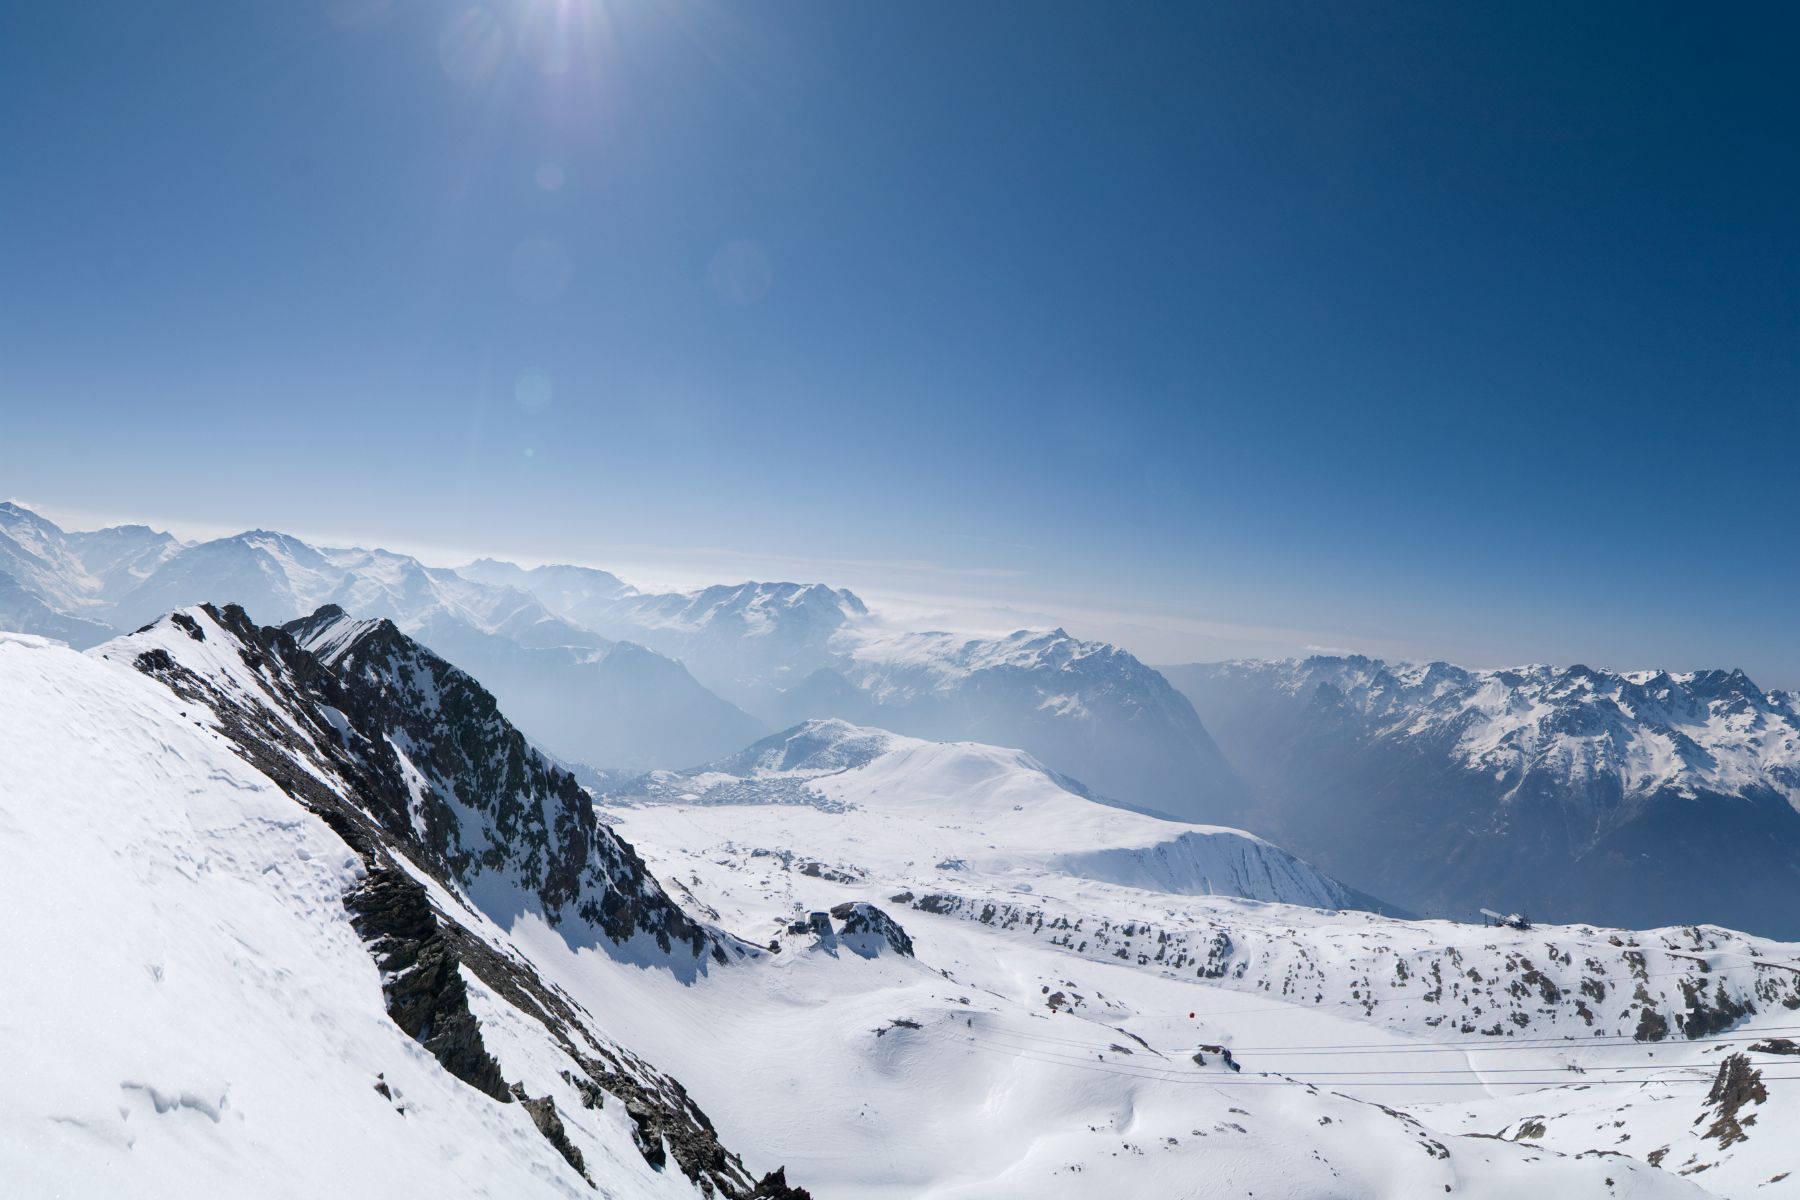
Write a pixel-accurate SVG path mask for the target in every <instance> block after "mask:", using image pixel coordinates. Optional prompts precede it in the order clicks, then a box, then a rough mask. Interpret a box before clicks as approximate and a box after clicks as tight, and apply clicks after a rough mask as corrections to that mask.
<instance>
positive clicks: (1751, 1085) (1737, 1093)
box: [1700, 1054, 1769, 1147]
mask: <svg viewBox="0 0 1800 1200" xmlns="http://www.w3.org/2000/svg"><path fill="white" fill-rule="evenodd" d="M1768 1098H1769V1090H1768V1088H1766V1087H1764V1086H1763V1078H1762V1072H1761V1071H1760V1070H1758V1069H1756V1068H1755V1067H1752V1066H1751V1065H1750V1059H1749V1056H1748V1055H1743V1054H1733V1055H1731V1056H1730V1057H1729V1058H1727V1059H1725V1061H1724V1062H1722V1063H1720V1064H1719V1073H1718V1075H1717V1076H1716V1077H1714V1079H1713V1085H1712V1090H1711V1091H1710V1092H1708V1093H1707V1095H1706V1102H1707V1104H1709V1105H1712V1106H1713V1123H1712V1125H1711V1126H1709V1127H1708V1128H1707V1130H1706V1132H1705V1133H1703V1134H1701V1135H1700V1136H1701V1137H1709V1138H1716V1139H1718V1142H1719V1145H1720V1147H1725V1146H1729V1145H1731V1144H1732V1143H1734V1142H1741V1141H1744V1140H1746V1139H1747V1138H1749V1136H1750V1134H1749V1133H1748V1132H1747V1131H1746V1130H1745V1128H1744V1127H1745V1126H1746V1125H1754V1124H1755V1123H1756V1114H1755V1113H1745V1112H1744V1111H1743V1109H1744V1106H1745V1105H1746V1104H1756V1105H1761V1104H1762V1103H1763V1102H1764V1101H1766V1100H1767V1099H1768Z"/></svg>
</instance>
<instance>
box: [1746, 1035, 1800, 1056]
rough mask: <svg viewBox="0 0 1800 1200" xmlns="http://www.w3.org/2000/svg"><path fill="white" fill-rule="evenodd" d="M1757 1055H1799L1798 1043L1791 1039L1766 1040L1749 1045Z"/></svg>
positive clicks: (1799, 1047) (1799, 1045)
mask: <svg viewBox="0 0 1800 1200" xmlns="http://www.w3.org/2000/svg"><path fill="white" fill-rule="evenodd" d="M1750 1049H1751V1050H1753V1051H1755V1052H1756V1053H1758V1054H1800V1042H1795V1041H1794V1040H1793V1039H1792V1038H1767V1039H1764V1040H1763V1041H1760V1042H1756V1043H1754V1044H1752V1045H1751V1047H1750Z"/></svg>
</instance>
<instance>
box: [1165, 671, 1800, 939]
mask: <svg viewBox="0 0 1800 1200" xmlns="http://www.w3.org/2000/svg"><path fill="white" fill-rule="evenodd" d="M1169 671H1170V674H1171V677H1172V678H1174V679H1175V680H1176V681H1177V682H1178V683H1179V684H1180V686H1182V687H1183V688H1184V689H1185V690H1186V691H1187V693H1188V694H1189V695H1190V696H1191V697H1192V698H1193V699H1194V701H1195V703H1196V705H1197V706H1198V708H1199V709H1200V711H1201V713H1202V715H1203V716H1204V718H1205V719H1206V721H1207V724H1208V727H1209V728H1212V729H1213V730H1215V732H1216V733H1217V734H1218V736H1219V737H1220V739H1221V744H1222V745H1223V746H1224V747H1225V748H1226V751H1227V753H1228V755H1229V756H1230V758H1231V759H1232V761H1233V763H1234V764H1235V765H1236V766H1238V768H1239V769H1240V771H1241V772H1242V773H1243V774H1244V775H1246V776H1247V777H1248V778H1249V779H1250V780H1251V781H1252V782H1253V783H1254V784H1255V785H1256V787H1257V791H1258V793H1259V802H1258V805H1257V807H1256V810H1255V814H1254V816H1251V817H1248V818H1246V820H1247V822H1248V823H1250V824H1251V825H1252V827H1253V828H1257V829H1261V830H1264V831H1266V832H1268V833H1269V834H1270V835H1271V836H1274V837H1276V838H1278V839H1280V840H1282V841H1284V842H1285V843H1289V844H1292V845H1293V846H1294V847H1295V848H1296V849H1297V850H1299V851H1301V852H1302V853H1306V854H1309V855H1312V856H1313V857H1315V858H1316V859H1317V860H1318V861H1319V862H1320V863H1321V864H1322V865H1325V866H1327V867H1328V868H1329V869H1333V870H1335V871H1336V872H1338V873H1339V874H1341V875H1343V876H1344V877H1345V878H1347V879H1349V880H1351V881H1352V882H1354V883H1356V884H1358V885H1359V886H1362V887H1367V888H1369V889H1371V890H1374V891H1377V892H1380V893H1381V894H1384V895H1390V896H1392V897H1393V898H1394V899H1395V900H1396V901H1397V902H1399V903H1402V904H1407V905H1409V906H1411V907H1414V908H1418V909H1421V910H1424V911H1428V912H1437V913H1453V914H1457V915H1464V914H1468V913H1470V912H1472V910H1473V909H1474V908H1476V907H1477V906H1480V905H1488V906H1493V907H1501V906H1503V907H1506V908H1509V909H1512V908H1521V907H1523V908H1529V909H1530V910H1531V911H1533V912H1534V913H1536V914H1538V915H1539V916H1547V917H1555V918H1559V919H1571V918H1581V919H1591V920H1602V921H1610V922H1614V923H1618V922H1624V921H1632V922H1643V923H1651V924H1654V923H1662V922H1671V921H1683V920H1687V921H1692V920H1700V921H1713V922H1717V923H1722V924H1730V925H1736V926H1740V927H1743V928H1750V929H1759V930H1764V931H1767V932H1771V933H1780V934H1785V935H1792V934H1795V933H1800V917H1797V916H1795V915H1794V914H1796V913H1800V813H1796V812H1795V810H1794V802H1795V800H1796V798H1800V705H1797V703H1796V700H1795V698H1794V697H1793V696H1791V695H1788V694H1786V693H1780V692H1767V693H1765V692H1763V691H1761V690H1760V689H1758V688H1757V687H1756V686H1755V685H1754V684H1753V683H1751V682H1750V681H1749V680H1748V679H1747V678H1745V677H1744V676H1743V674H1742V673H1741V672H1701V673H1698V674H1683V675H1672V674H1668V673H1665V672H1655V673H1641V674H1636V675H1616V674H1611V673H1608V672H1602V671H1594V670H1591V669H1589V668H1586V667H1579V666H1578V667H1571V668H1568V669H1566V670H1556V669H1552V668H1548V667H1528V668H1520V669H1518V670H1509V671H1486V672H1477V671H1466V670H1463V669H1461V668H1459V667H1453V666H1450V665H1448V664H1445V663H1431V664H1425V665H1399V666H1390V665H1389V664H1386V663H1382V662H1379V661H1377V660H1373V659H1366V658H1311V659H1307V660H1304V661H1297V662H1296V661H1289V662H1274V663H1255V662H1236V663H1219V664H1210V665H1205V666H1197V667H1185V668H1170V669H1169Z"/></svg>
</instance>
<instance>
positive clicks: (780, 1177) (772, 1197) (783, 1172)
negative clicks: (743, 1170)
mask: <svg viewBox="0 0 1800 1200" xmlns="http://www.w3.org/2000/svg"><path fill="white" fill-rule="evenodd" d="M745 1200H812V1193H811V1192H809V1191H807V1190H806V1189H805V1188H801V1187H792V1186H790V1185H789V1183H788V1181H787V1168H785V1167H776V1168H775V1169H774V1170H773V1171H770V1172H769V1173H768V1174H767V1175H764V1176H763V1177H762V1178H761V1179H759V1180H758V1181H757V1183H756V1187H755V1189H754V1190H753V1191H751V1193H750V1194H749V1196H747V1197H746V1198H745Z"/></svg>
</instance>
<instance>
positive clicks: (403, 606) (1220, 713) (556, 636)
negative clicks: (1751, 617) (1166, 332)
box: [0, 504, 1800, 935]
mask: <svg viewBox="0 0 1800 1200" xmlns="http://www.w3.org/2000/svg"><path fill="white" fill-rule="evenodd" d="M205 602H217V603H238V604H241V605H242V606H243V607H244V609H245V610H246V611H247V612H248V613H249V614H250V615H251V618H252V619H253V620H256V621H258V622H267V623H270V624H280V623H284V622H291V621H294V620H300V619H303V618H311V617H314V615H315V614H317V613H319V612H320V611H321V610H322V609H326V608H330V609H331V610H333V611H335V612H337V613H340V614H342V615H343V616H345V617H347V618H354V619H376V618H385V619H387V620H390V621H392V622H393V624H394V625H395V627H396V628H397V629H399V630H400V631H401V632H403V633H405V634H407V635H408V636H410V637H413V638H414V639H416V640H417V641H419V642H421V643H422V644H424V645H426V646H429V647H430V648H431V650H432V651H433V652H435V653H437V654H438V655H440V656H441V657H443V658H444V659H445V660H447V661H449V662H452V663H454V664H456V665H457V666H458V667H460V668H462V669H463V670H465V671H467V672H468V673H469V674H470V675H471V676H473V677H474V678H477V679H480V680H481V681H482V685H483V686H484V687H485V688H487V689H489V690H490V691H491V693H492V694H493V695H494V696H495V697H496V699H497V701H498V703H499V705H500V706H501V709H502V711H504V712H505V713H506V714H507V716H508V718H509V719H510V720H512V721H514V722H516V723H517V725H518V727H519V728H520V729H521V730H522V732H523V733H524V735H525V736H526V737H527V738H529V739H530V740H531V741H532V743H533V744H534V745H535V746H537V747H540V748H541V749H543V750H544V751H546V752H547V753H549V754H551V755H554V756H555V757H556V759H557V760H559V761H561V762H563V763H565V764H567V765H569V766H570V767H571V768H573V769H575V770H576V771H577V773H578V775H579V777H580V778H581V779H583V780H584V781H585V782H588V783H591V784H593V783H597V784H600V785H602V788H603V790H605V789H606V788H610V787H612V786H614V785H616V784H619V783H621V782H622V781H628V780H630V779H632V778H633V777H636V776H639V775H642V774H643V773H644V772H646V771H655V770H661V771H675V772H688V771H692V770H694V769H695V768H696V765H697V764H704V763H713V762H718V761H720V760H722V759H724V758H725V757H726V756H729V755H731V754H733V753H734V752H736V751H738V750H739V749H741V748H742V747H743V746H745V745H747V744H749V743H751V742H753V741H756V740H757V739H758V738H762V737H767V736H770V735H772V734H775V733H776V732H777V731H784V730H790V729H792V728H794V727H796V726H801V725H803V724H805V723H808V722H816V721H845V722H849V723H850V724H852V725H855V726H859V727H865V728H870V729H880V730H885V731H887V732H888V733H889V734H891V735H896V736H904V737H913V738H920V739H925V740H928V741H934V742H971V743H979V744H983V745H988V746H994V747H1002V748H1006V749H1010V750H1014V751H1018V752H1022V753H1024V754H1025V755H1027V756H1029V757H1030V758H1032V759H1033V760H1035V761H1036V762H1038V763H1040V764H1042V765H1043V767H1044V768H1046V769H1047V770H1048V771H1050V772H1051V773H1053V774H1054V775H1056V776H1059V777H1061V778H1064V779H1067V780H1075V781H1079V783H1077V784H1076V785H1075V786H1076V787H1078V788H1079V789H1081V791H1082V792H1083V794H1086V795H1090V796H1092V797H1095V798H1097V799H1101V800H1104V801H1106V802H1108V803H1110V804H1113V805H1115V806H1121V807H1124V808H1130V809H1136V810H1138V811H1141V812H1147V813H1151V814H1154V815H1162V816H1171V817H1175V818H1178V819H1180V820H1182V821H1186V822H1191V823H1198V824H1202V825H1220V824H1224V825H1230V826H1233V827H1242V828H1244V829H1247V830H1249V831H1251V832H1252V833H1254V834H1257V835H1260V836H1263V837H1265V838H1267V839H1269V841H1271V842H1273V843H1274V844H1277V845H1280V846H1283V847H1285V848H1286V849H1287V850H1289V851H1292V852H1293V853H1295V854H1297V855H1299V856H1301V857H1302V858H1303V859H1305V860H1306V861H1308V862H1310V863H1313V864H1315V865H1316V866H1317V867H1318V868H1320V869H1322V870H1323V871H1325V872H1327V873H1329V874H1330V875H1331V876H1332V877H1334V878H1335V879H1336V880H1339V881H1341V883H1342V885H1343V886H1345V887H1348V888H1350V889H1353V890H1354V891H1356V892H1358V893H1360V894H1363V895H1366V896H1371V897H1378V898H1379V901H1378V903H1380V904H1385V905H1389V906H1394V910H1395V911H1405V912H1415V913H1421V914H1425V915H1443V916H1453V917H1458V918H1468V917H1470V916H1471V915H1472V914H1473V913H1475V912H1476V911H1477V910H1478V909H1480V908H1490V909H1494V910H1496V911H1504V912H1515V911H1520V912H1526V913H1530V914H1533V915H1536V916H1537V917H1539V918H1540V919H1558V920H1588V921H1604V922H1612V923H1615V924H1623V925H1632V924H1644V923H1668V922H1692V921H1700V922H1704V921H1719V922H1724V923H1727V924H1730V925H1732V926H1734V927H1737V928H1743V929H1749V930H1755V931H1759V932H1765V933H1771V934H1779V935H1788V934H1794V933H1800V917H1795V916H1793V915H1792V914H1795V913H1800V816H1797V814H1796V809H1795V801H1796V800H1797V799H1800V715H1797V714H1800V706H1797V702H1796V700H1795V698H1794V697H1793V696H1792V695H1791V694H1788V693H1781V692H1766V691H1763V690H1762V689H1759V688H1758V687H1757V686H1756V685H1755V684H1754V683H1753V682H1752V681H1750V680H1749V679H1748V678H1747V677H1745V676H1744V675H1743V674H1742V673H1741V672H1729V671H1715V672H1689V673H1670V672H1656V671H1647V672H1637V673H1629V674H1619V673H1614V672H1607V671H1601V670H1594V669H1590V668H1587V667H1582V666H1576V667H1569V668H1551V667H1542V666H1533V667H1522V668H1517V669H1512V670H1498V671H1473V670H1468V669H1465V668H1460V667H1456V666H1453V665H1450V664H1446V663H1429V664H1387V663H1383V662H1380V661H1378V660H1373V659H1367V658H1360V657H1354V656H1346V657H1329V656H1320V657H1315V658H1311V659H1306V660H1290V661H1280V662H1262V661H1245V662H1231V663H1216V664H1199V665H1188V666H1179V667H1165V668H1162V669H1161V670H1157V669H1153V668H1151V667H1149V666H1146V665H1145V664H1144V663H1142V662H1141V661H1139V660H1138V659H1137V658H1135V657H1134V656H1132V655H1131V654H1129V653H1128V652H1126V651H1124V650H1122V649H1120V648H1119V647H1116V646H1111V645H1107V644H1105V643H1100V642H1094V641H1087V640H1084V639H1081V638H1078V637H1075V636H1073V635H1071V634H1070V633H1068V632H1067V631H1065V630H1062V629H1050V630H1021V631H1015V632H1012V633H1006V634H971V633H955V632H947V631H931V630H920V629H908V628H904V627H901V626H899V625H897V624H896V623H894V622H893V621H891V620H890V619H888V618H886V617H884V615H883V614H882V613H880V612H879V611H872V610H871V609H870V607H869V606H868V605H867V604H865V603H864V602H863V601H862V600H861V599H860V598H859V597H857V596H856V595H855V594H854V593H851V592H849V591H846V590H844V589H841V588H833V587H830V586H827V585H825V584H819V583H812V584H800V583H782V582H773V583H770V582H750V583H740V584H732V585H718V586H713V587H706V588H701V589H697V590H695V591H691V592H649V591H641V590H639V589H637V588H635V587H633V586H632V585H631V584H630V583H628V582H626V581H624V580H622V579H620V578H619V577H618V576H616V575H613V574H611V573H609V572H606V571H603V570H598V569H595V568H591V567H579V566H569V565H552V566H539V567H532V568H525V567H520V566H517V565H514V564H510V563H505V562H500V561H497V560H492V559H486V560H479V561H477V562H474V563H470V564H467V565H465V566H463V567H460V568H456V569H450V568H445V567H432V566H426V565H425V564H423V563H421V562H419V561H418V560H417V559H415V558H412V557H410V556H407V555H403V554H396V553H391V552H388V551H383V550H378V549H377V550H370V549H364V548H331V547H319V546H314V545H312V544H310V543H308V542H306V541H304V540H303V539H299V538H296V537H293V536H291V535H287V534H282V533H277V532H270V531H251V532H248V533H244V534H239V535H236V536H234V537H229V538H220V539H214V540H212V541H206V542H200V543H193V544H190V543H184V542H181V541H178V540H176V539H174V538H172V537H170V536H168V535H167V534H162V533H157V532H155V531H153V530H150V529H148V528H146V527H144V526H141V525H138V526H120V527H117V528H113V529H106V530H98V531H93V532H82V533H72V532H67V531H64V530H61V529H60V528H58V527H57V526H56V525H54V524H53V523H51V522H49V521H47V520H45V519H44V518H42V517H41V516H39V515H37V514H35V513H33V512H31V511H30V510H29V509H25V508H23V507H20V506H18V505H14V504H4V505H0V622H3V623H5V624H9V625H12V626H14V627H16V628H19V629H21V630H23V631H26V632H36V633H40V634H43V635H45V636H50V637H55V638H58V639H61V640H65V641H68V642H69V643H70V644H72V645H76V646H84V645H91V644H94V643H96V642H98V641H100V640H104V639H105V638H107V637H111V636H115V635H117V634H119V633H122V632H125V631H127V630H129V629H135V628H137V627H138V626H139V625H140V624H143V623H145V622H148V621H152V620H154V619H156V618H157V616H158V615H159V614H161V613H163V612H166V611H171V610H175V609H179V608H181V607H184V606H188V605H192V604H195V603H205Z"/></svg>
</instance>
